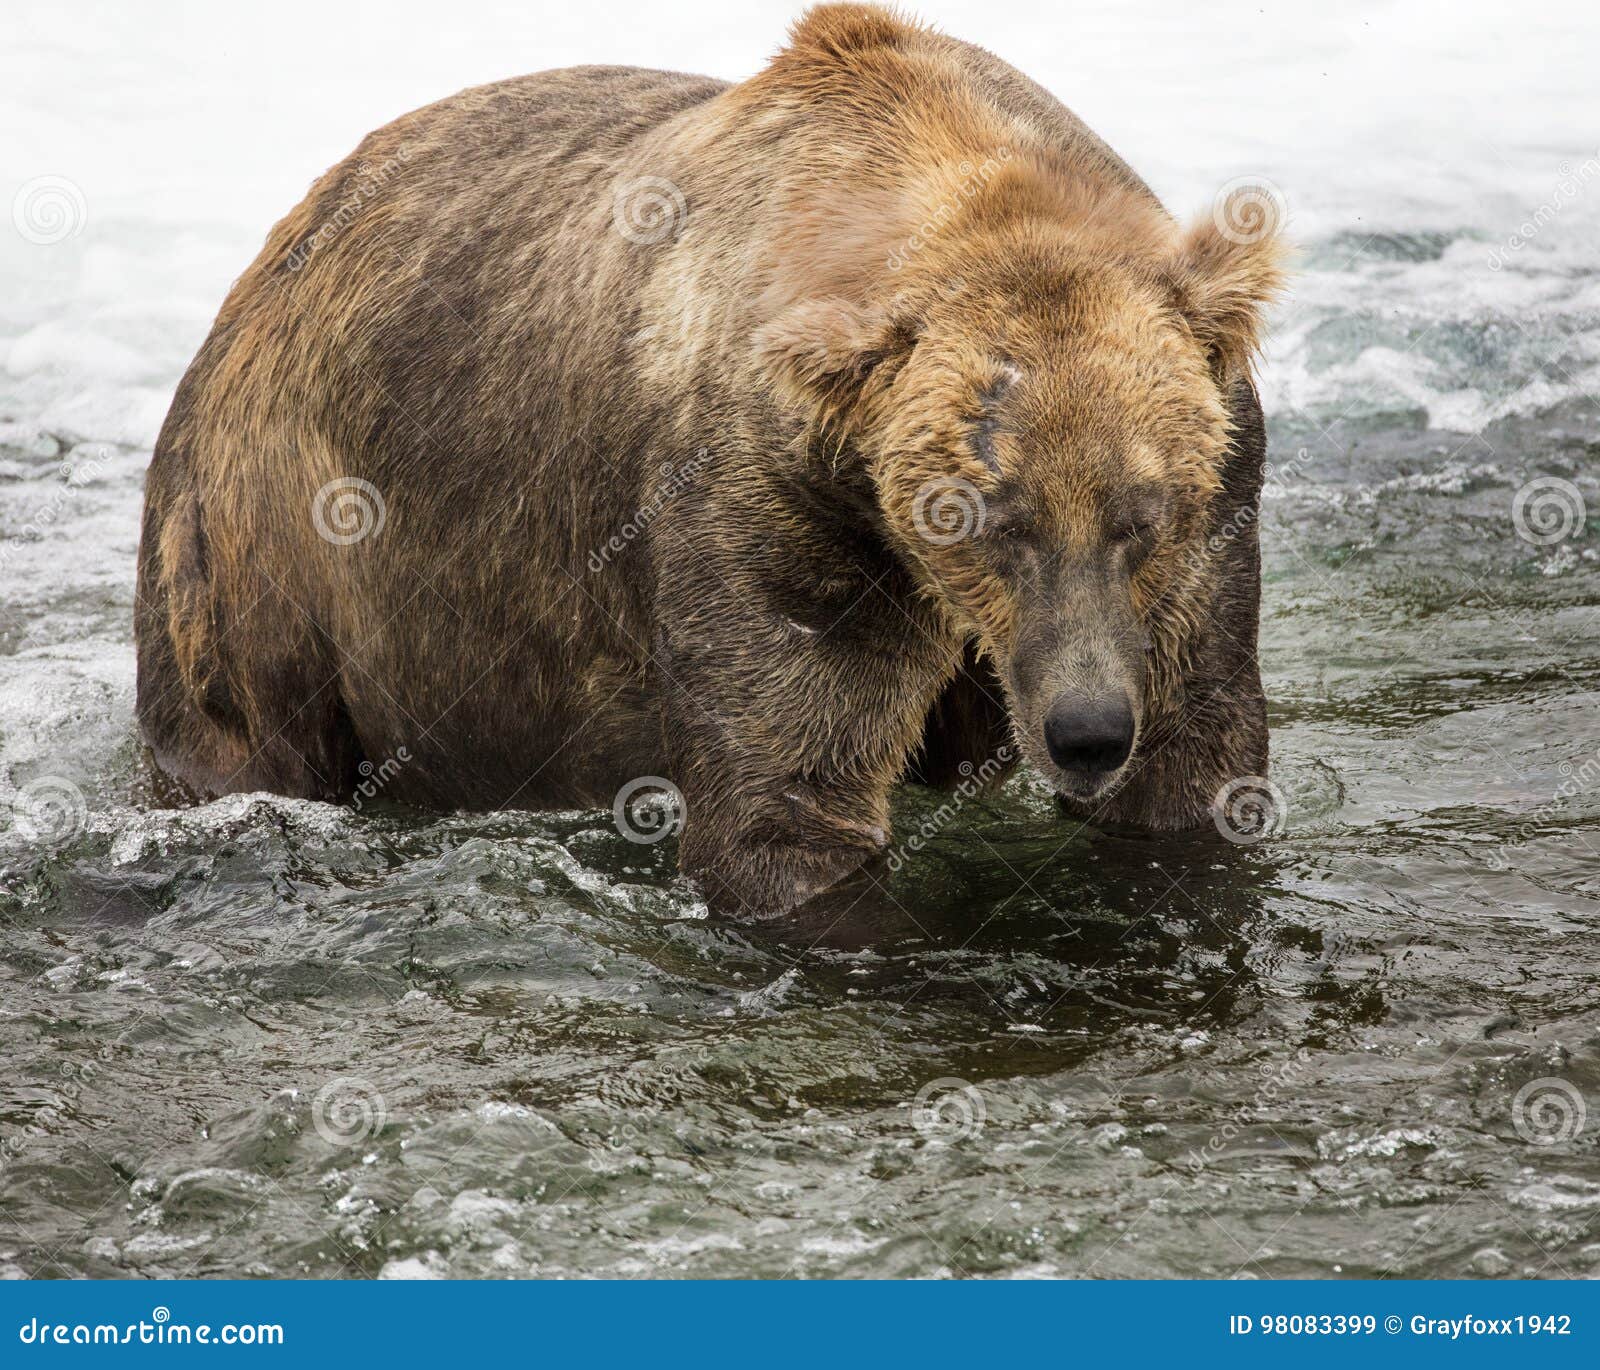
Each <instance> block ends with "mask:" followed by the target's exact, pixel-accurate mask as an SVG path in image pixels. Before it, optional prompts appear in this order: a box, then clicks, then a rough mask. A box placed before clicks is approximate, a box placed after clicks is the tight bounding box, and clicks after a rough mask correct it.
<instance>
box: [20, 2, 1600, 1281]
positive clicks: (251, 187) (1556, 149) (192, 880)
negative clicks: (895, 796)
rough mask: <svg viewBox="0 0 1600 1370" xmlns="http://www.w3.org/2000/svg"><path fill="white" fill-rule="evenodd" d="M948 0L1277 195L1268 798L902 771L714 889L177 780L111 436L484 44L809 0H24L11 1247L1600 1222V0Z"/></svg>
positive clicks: (722, 1240)
mask: <svg viewBox="0 0 1600 1370" xmlns="http://www.w3.org/2000/svg"><path fill="white" fill-rule="evenodd" d="M921 13H923V14H924V15H925V16H926V17H928V18H930V19H933V20H935V21H937V22H939V23H940V24H941V26H943V27H945V28H946V29H948V30H949V31H951V32H953V33H956V34H958V35H960V36H963V37H968V38H971V39H973V40H975V41H979V42H982V43H984V44H985V45H986V46H989V47H991V48H993V49H994V50H996V51H997V52H999V53H1000V54H1001V55H1002V56H1004V57H1007V58H1008V59H1010V60H1012V61H1013V62H1015V63H1016V64H1017V65H1019V66H1020V67H1022V68H1023V69H1024V70H1025V71H1027V72H1028V73H1029V74H1031V75H1033V76H1034V77H1036V78H1037V79H1039V80H1041V81H1042V82H1043V83H1044V84H1046V85H1047V86H1049V87H1050V88H1051V89H1052V90H1053V91H1054V92H1055V93H1057V94H1058V95H1060V96H1061V97H1062V98H1063V99H1064V100H1066V102H1067V103H1068V104H1070V105H1071V106H1073V108H1075V109H1076V110H1077V111H1078V112H1079V113H1080V114H1081V115H1083V116H1084V117H1085V118H1086V119H1087V120H1088V121H1089V122H1090V124H1091V125H1093V126H1094V127H1095V128H1096V129H1098V130H1099V131H1100V132H1101V133H1102V134H1103V135H1104V136H1105V137H1106V138H1107V139H1108V141H1110V142H1111V144H1112V145H1113V146H1114V147H1116V148H1117V149H1118V150H1119V151H1120V152H1122V153H1123V154H1124V155H1125V156H1126V157H1127V158H1128V160H1129V161H1130V162H1131V163H1132V164H1133V165H1134V166H1135V167H1136V168H1137V169H1138V170H1139V171H1140V172H1141V173H1143V174H1144V175H1145V176H1146V177H1147V178H1148V179H1149V180H1150V182H1151V184H1152V185H1153V186H1154V188H1155V189H1156V190H1157V191H1158V193H1160V194H1161V195H1162V196H1163V198H1164V199H1165V200H1166V202H1167V203H1168V204H1169V205H1170V206H1171V207H1172V208H1173V209H1174V210H1175V211H1177V212H1179V213H1184V214H1187V213H1190V212H1193V211H1198V210H1204V209H1205V208H1206V207H1207V206H1208V205H1209V204H1210V202H1211V198H1212V196H1213V195H1214V194H1215V193H1216V190H1217V188H1218V187H1219V186H1221V185H1223V184H1224V183H1226V182H1228V181H1229V180H1231V179H1233V178H1234V177H1238V176H1248V177H1250V178H1252V179H1265V180H1267V181H1269V182H1271V183H1272V184H1273V185H1274V186H1275V187H1276V188H1277V190H1278V192H1279V193H1281V196H1282V200H1283V203H1284V204H1285V205H1286V206H1287V209H1288V213H1289V218H1290V233H1291V234H1292V236H1294V237H1295V238H1296V239H1297V240H1298V241H1299V242H1300V244H1301V245H1302V248H1303V256H1302V259H1301V263H1300V266H1301V272H1300V275H1299V277H1298V280H1297V282H1296V287H1295V294H1294V298H1293V300H1292V301H1291V302H1289V303H1288V304H1287V305H1285V306H1284V307H1283V309H1282V310H1281V311H1280V312H1279V316H1278V318H1277V321H1276V329H1275V333H1274V338H1273V342H1272V346H1271V351H1270V355H1269V357H1268V359H1267V362H1266V365H1265V367H1264V369H1263V385H1264V398H1265V400H1266V403H1267V406H1268V409H1269V412H1270V414H1271V430H1272V440H1273V461H1274V472H1273V474H1272V478H1271V479H1270V480H1269V484H1268V489H1267V496H1266V500H1265V502H1264V510H1263V517H1262V541H1263V551H1264V559H1265V582H1266V583H1265V595H1264V611H1263V623H1262V655H1263V665H1264V671H1265V675H1266V681H1267V689H1268V695H1269V698H1270V700H1271V701H1272V715H1271V717H1272V725H1273V754H1274V764H1273V772H1272V782H1273V784H1274V785H1275V786H1277V788H1278V791H1279V794H1280V796H1281V801H1282V802H1281V813H1280V815H1279V816H1280V818H1281V822H1280V823H1278V824H1277V825H1276V831H1274V832H1273V833H1272V834H1271V835H1270V836H1268V837H1267V838H1265V839H1264V840H1261V841H1259V842H1252V843H1248V844H1234V843H1229V842H1225V841H1221V840H1219V839H1218V838H1217V836H1216V835H1215V834H1205V835H1197V836H1194V837H1183V838H1163V839H1155V838H1151V837H1147V836H1142V835H1139V834H1133V833H1125V832H1100V831H1093V830H1088V831H1078V830H1076V829H1075V828H1074V827H1073V826H1071V825H1064V824H1062V823H1061V822H1060V821H1059V820H1058V819H1057V818H1056V816H1055V814H1054V811H1053V809H1052V807H1051V805H1050V803H1049V801H1048V797H1047V796H1045V795H1044V794H1043V793H1041V792H1040V791H1039V790H1038V788H1037V787H1036V786H1035V785H1033V784H1032V783H1031V782H1030V781H1029V780H1028V778H1027V777H1025V776H1024V777H1018V778H1017V779H1015V780H1014V781H1012V782H1011V783H1010V784H1009V785H1008V786H1007V787H1006V788H1005V789H1004V790H1003V791H1001V792H1000V793H998V794H995V795H990V796H987V797H984V798H982V799H976V800H972V801H970V802H968V803H966V804H965V805H963V806H962V808H961V810H960V812H959V814H958V815H957V817H956V819H955V821H954V822H950V823H942V822H941V821H940V820H938V819H937V817H936V816H935V815H934V813H933V811H934V810H935V809H936V808H937V806H938V804H939V803H940V802H941V801H940V799H939V798H938V797H932V796H928V795H926V794H923V793H920V792H917V791H911V790H908V791H906V792H905V793H904V794H903V795H901V797H900V799H899V801H898V809H899V812H898V813H897V824H898V826H899V829H900V830H901V831H902V832H909V831H912V830H914V829H916V828H918V827H919V826H920V825H921V824H922V823H923V822H924V821H925V820H927V821H928V823H929V827H930V828H931V829H934V830H936V831H935V834H934V836H933V837H932V839H931V840H930V842H929V843H928V845H927V847H926V848H925V849H924V850H923V851H922V852H921V853H919V854H918V855H917V856H916V857H915V858H914V859H912V860H910V861H908V862H907V863H906V864H905V865H904V866H903V868H902V869H900V870H899V871H898V872H897V873H896V874H895V875H894V876H893V877H892V878H887V879H885V881H884V882H883V883H882V885H881V886H880V887H878V888H876V889H874V890H873V892H872V893H871V894H870V895H869V896H868V897H867V898H865V899H863V900H862V901H861V903H860V904H858V905H857V906H856V907H855V908H854V909H852V910H851V911H850V913H849V915H848V916H847V917H846V918H844V919H842V920H838V921H828V920H813V919H809V918H800V919H796V920H793V921H790V922H786V923H784V924H782V925H777V926H770V927H760V928H752V927H738V926H730V925H727V924H724V923H721V922H719V921H718V920H716V919H713V918H709V917H707V915H706V912H705V909H704V907H703V905H701V904H700V903H698V902H697V900H696V899H695V897H694V895H693V892H692V891H691V890H689V889H687V888H686V887H685V886H684V885H683V884H682V883H681V882H680V881H679V880H678V879H677V878H676V877H675V875H674V863H675V852H674V850H673V847H674V844H673V842H672V841H671V840H667V841H664V842H661V843H659V844H655V845H641V844H636V843H630V842H625V841H623V840H622V839H621V838H620V837H619V835H618V833H617V830H616V828H615V826H614V825H613V822H612V819H611V815H609V814H606V813H564V814H532V813H505V814H496V815H487V816H484V815H479V816H464V815H451V816H443V817H441V816H437V815H427V814H420V813H416V812H411V811H406V810H402V809H398V808H393V807H386V806H384V805H383V804H382V803H381V801H380V802H376V803H373V804H369V805H367V806H365V808H364V809H363V810H362V811H361V812H353V811H350V810H343V809H336V808H331V807H326V806H320V805H314V804H306V803H296V802H288V801H284V800H279V799H274V798H270V797H266V796H254V795H252V796H235V797H233V798H229V799H225V800H222V801H219V802H216V803H212V804H207V805H203V806H200V807H172V806H171V803H172V801H171V799H170V797H168V796H167V795H165V794H164V793H163V792H162V790H161V789H160V787H159V786H157V785H156V784H155V783H154V779H153V777H152V774H151V772H150V770H149V769H148V766H147V763H146V761H145V759H144V757H143V754H142V752H141V749H140V747H139V744H138V742H137V738H136V734H135V729H134V723H133V716H132V698H133V655H132V645H131V634H130V627H129V623H130V616H131V608H132V593H133V563H134V555H135V551H136V545H137V533H138V513H139V504H140V496H141V487H142V480H143V474H144V469H145V465H146V463H147V461H148V459H149V452H150V446H151V444H152V442H153V441H154V437H155V433H156V430H157V428H158V426H159V423H160V420H161V417H162V414H163V413H164V411H165V407H166V404H167V402H168V400H169V398H170V395H171V391H172V388H173V386H174V384H175V383H176V380H177V378H178V376H179V374H180V373H181V371H182V369H183V367H184V366H185V365H186V364H187V361H188V359H189V357H190V356H191V355H192V353H193V351H194V349H195V348H196V347H197V346H198V344H199V342H200V340H201V338H202V337H203V336H204V333H205V330H206V328H207V327H208V325H209V322H210V320H211V317H212V316H213V314H214V313H215V311H216V308H217V306H218V304H219V303H220V302H221V299H222V296H223V294H224V293H225V292H226V289H227V285H228V282H229V280H230V279H231V278H232V277H233V276H234V275H236V274H237V273H238V272H239V270H241V269H242V267H243V266H244V265H245V264H246V262H247V261H248V260H249V259H250V258H251V256H253V254H254V252H255V251H256V249H257V246H258V245H259V243H260V241H261V239H262V237H263V236H264V233H265V230H266V228H267V226H268V224H269V223H270V222H271V221H272V220H274V219H275V218H276V217H278V216H279V215H280V214H281V213H283V212H284V211H285V210H286V209H288V208H289V206H290V205H291V204H292V203H293V202H294V201H295V200H296V199H297V198H298V197H299V196H300V194H301V193H303V190H304V188H305V186H306V185H307V184H308V183H309V182H310V180H311V179H312V177H313V176H315V175H316V174H317V173H318V172H320V171H321V170H322V169H323V168H324V167H325V166H326V165H328V164H329V163H331V162H332V161H334V160H336V159H337V158H339V157H340V156H342V155H344V154H345V153H346V152H347V151H348V150H349V149H350V148H351V147H352V146H353V145H354V144H355V143H356V142H357V141H358V139H359V138H360V136H361V135H362V134H363V133H364V132H365V131H366V130H367V129H369V128H371V127H373V126H375V125H377V124H379V123H381V122H384V121H386V120H387V119H389V118H391V117H393V116H394V115H396V114H398V113H400V112H401V111H403V110H405V109H409V108H412V107H414V106H416V105H418V104H422V103H425V102H427V101H429V100H431V99H434V98H438V97H439V96H441V95H444V94H447V93H449V92H450V91H452V90H455V89H457V88H459V87H461V86H463V85H467V84H472V83H476V82H479V81H484V80H489V79H493V78H496V77H500V76H504V75H510V74H514V73H517V72H521V71H527V70H535V69H538V68H541V67H548V66H561V65H568V64H571V63H575V62H580V61H605V62H625V63H635V64H641V65H650V66H666V67H675V68H680V69H687V70H697V71H708V72H711V73H712V74H716V75H720V76H726V77H729V78H737V77H739V76H742V75H745V74H748V73H749V72H750V71H752V70H754V69H755V67H756V66H758V65H759V64H760V62H761V61H762V60H763V58H764V56H765V55H766V54H767V53H768V52H770V51H771V50H772V49H773V48H774V47H775V46H776V45H777V43H778V41H779V37H780V33H781V30H782V27H783V25H784V24H785V23H786V22H787V21H788V19H789V18H791V17H792V11H791V10H790V9H789V8H788V7H785V6H775V5H768V4H756V5H732V4H727V5H720V4H704V5H697V6H695V7H693V8H683V7H673V8H671V9H670V11H669V10H668V9H664V8H659V7H650V6H645V5H642V4H641V5H639V6H632V5H620V4H611V5H597V6H588V7H583V8H581V9H579V10H571V9H558V8H556V7H553V6H540V5H525V4H517V5H512V4H501V5H484V4H460V5H457V6H454V7H452V8H451V9H450V10H449V11H448V12H440V11H438V10H437V9H436V8H435V7H433V6H424V5H403V6H398V7H397V6H393V5H383V6H377V5H371V6H349V7H344V6H335V5H318V6H315V7H309V6H308V7H303V8H296V7H293V6H290V7H283V6H275V7H272V8H271V9H268V8H266V7H249V6H246V7H227V8H221V7H213V6H206V5H193V6H165V5H164V6H160V7H157V6H155V5H149V6H145V5H139V4H133V5H111V4H105V5H82V6H74V7H70V8H69V7H59V6H49V5H45V4H44V3H42V2H41V0H24V3H23V4H21V5H20V6H17V7H15V8H14V9H13V11H12V12H11V16H10V18H9V20H8V41H7V45H6V47H5V50H4V51H3V52H0V125H3V126H4V127H5V129H6V131H7V132H6V138H5V147H4V151H3V153H0V191H3V192H4V197H5V199H6V201H7V203H8V204H9V205H10V206H11V208H12V211H13V222H12V223H11V224H6V223H4V222H3V221H0V539H3V540H0V1273H4V1274H13V1275H46V1276H54V1275H62V1276H65V1275H78V1274H89V1275H127V1274H166V1275H186V1274H196V1275H288V1276H292V1275H305V1274H316V1275H331V1274H349V1275H371V1274H386V1275H419V1276H420V1275H582V1274H603V1275H604V1274H609V1275H675V1274H683V1275H782V1274H789V1275H804V1276H817V1275H919V1276H940V1275H953V1276H965V1275H996V1276H1016V1275H1021V1276H1027V1275H1095V1276H1141V1275H1142V1276H1161V1275H1182V1276H1201V1275H1203V1276H1231V1275H1236V1274H1238V1275H1244V1276H1252V1275H1253V1276H1297V1275H1329V1274H1340V1273H1342V1274H1348V1275H1377V1274H1395V1275H1406V1276H1474V1275H1478V1276H1498V1275H1530V1276H1555V1275H1586V1274H1595V1273H1600V1007H1597V991H1600V970H1597V953H1596V950H1595V948H1596V934H1597V931H1600V722H1597V703H1600V650H1597V648H1600V622H1597V618H1596V607H1597V603H1600V566H1597V560H1600V539H1597V538H1596V536H1595V531H1594V529H1595V512H1594V511H1597V510H1600V484H1597V479H1596V477H1597V471H1600V468H1597V464H1596V459H1597V455H1600V402H1597V400H1596V398H1595V396H1596V394H1597V393H1600V260H1597V246H1600V161H1597V160H1596V159H1597V158H1600V90H1597V87H1596V86H1595V83H1594V79H1593V72H1594V62H1595V59H1596V58H1597V57H1600V20H1597V19H1596V17H1595V15H1594V14H1593V12H1592V11H1590V10H1589V9H1588V8H1587V7H1582V8H1580V7H1579V6H1577V5H1555V6H1548V7H1544V8H1543V9H1539V10H1530V11H1526V12H1523V13H1519V14H1517V15H1516V16H1514V17H1508V16H1507V15H1506V14H1505V13H1504V11H1503V9H1499V8H1490V7H1488V6H1476V7H1474V6H1467V7H1453V8H1452V9H1451V10H1450V11H1449V12H1448V14H1446V13H1445V12H1443V11H1440V10H1438V9H1436V8H1435V7H1432V6H1428V5H1422V4H1389V5H1369V6H1359V7H1356V8H1354V9H1351V10H1348V11H1341V12H1339V13H1316V14H1314V13H1310V12H1307V11H1305V10H1302V9H1301V8H1300V7H1298V6H1295V7H1272V6H1269V7H1261V6H1243V5H1238V6H1234V5H1223V6H1220V7H1219V6H1207V7H1204V8H1203V9H1199V10H1197V9H1195V8H1193V7H1191V6H1186V5H1180V4H1178V3H1175V0H1161V3H1158V4H1142V5H1133V6H1128V7H1119V8H1112V7H1101V8H1099V9H1093V10H1089V11H1086V12H1083V13H1073V14H1070V15H1063V14H1062V13H1061V12H1059V11H1057V10H1056V9H1053V8H1047V7H1043V6H1040V7H1037V8H1035V7H1033V6H1030V5H1024V4H1016V5H1012V6H1009V7H1006V8H1004V9H1001V10H997V8H996V7H994V6H976V5H971V6H962V5H930V6H923V7H922V8H921ZM1530 230H1531V231H1530ZM1591 1115H1593V1116H1591Z"/></svg>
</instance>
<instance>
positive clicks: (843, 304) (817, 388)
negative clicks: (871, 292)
mask: <svg viewBox="0 0 1600 1370" xmlns="http://www.w3.org/2000/svg"><path fill="white" fill-rule="evenodd" d="M915 341H916V330H915V328H914V326H913V325H911V324H910V323H908V322H906V321H905V320H902V319H897V318H896V316H895V314H894V313H893V312H891V311H890V310H887V309H884V308H882V307H880V306H877V305H858V304H853V303H851V302H850V301H849V300H846V299H843V298H839V297H835V296H827V297H823V298H821V299H812V300H802V301H800V303H798V304H795V305H791V306H790V307H789V308H788V309H786V310H784V311H783V312H782V313H781V314H779V315H778V317H777V318H775V319H773V320H771V321H770V322H769V323H766V324H763V325H762V326H761V327H760V328H758V329H757V330H756V333H755V338H754V342H755V349H756V355H757V356H758V357H759V358H760V359H761V361H762V362H763V364H764V365H765V366H766V367H767V369H768V371H769V373H770V374H771V375H772V378H773V380H774V382H775V383H776V384H777V387H778V390H779V393H780V394H781V395H782V396H783V398H784V400H785V401H787V402H788V403H789V404H790V405H792V406H794V407H795V408H797V409H800V410H802V411H804V412H805V413H806V414H808V415H809V416H810V418H811V419H812V421H813V422H815V423H816V424H817V425H818V426H819V427H821V428H837V429H841V430H846V429H848V428H849V427H850V425H851V419H852V418H853V417H854V416H855V411H856V409H857V407H858V405H859V404H860V401H861V398H862V396H863V394H864V393H865V391H866V389H867V386H868V384H869V382H870V381H871V380H872V379H873V377H874V375H875V374H876V373H878V372H879V370H880V368H882V367H884V366H885V365H886V364H890V363H892V362H894V361H896V360H897V359H898V358H900V357H902V356H903V355H904V354H905V353H906V352H908V351H910V349H911V347H912V345H913V344H914V343H915Z"/></svg>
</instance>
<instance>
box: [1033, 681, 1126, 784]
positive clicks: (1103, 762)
mask: <svg viewBox="0 0 1600 1370" xmlns="http://www.w3.org/2000/svg"><path fill="white" fill-rule="evenodd" d="M1134 726H1135V725H1134V718H1133V706H1132V704H1131V703H1130V702H1129V700H1128V696H1127V695H1126V694H1124V693H1122V692H1120V691H1118V692H1117V693H1114V694H1105V695H1099V696H1089V695H1083V694H1076V693H1067V694H1063V695H1059V696H1057V698H1056V700H1055V702H1054V703H1053V704H1051V706H1050V709H1049V712H1048V713H1046V714H1045V716H1044V743H1045V747H1046V748H1047V749H1048V750H1049V752H1050V759H1051V760H1052V761H1054V762H1055V763H1056V765H1057V766H1059V767H1060V768H1061V769H1062V770H1063V771H1065V772H1066V773H1067V774H1068V775H1069V776H1071V777H1072V778H1073V779H1074V780H1076V781H1078V782H1079V783H1080V784H1083V785H1084V787H1085V788H1087V789H1098V788H1099V787H1100V786H1101V785H1102V784H1103V783H1104V782H1105V781H1106V780H1108V779H1109V778H1110V777H1111V775H1112V773H1113V772H1115V771H1117V770H1120V769H1121V767H1122V764H1123V762H1125V761H1126V760H1127V759H1128V753H1129V752H1131V751H1132V750H1133V735H1134Z"/></svg>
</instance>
